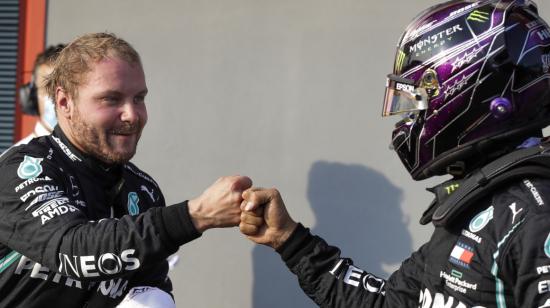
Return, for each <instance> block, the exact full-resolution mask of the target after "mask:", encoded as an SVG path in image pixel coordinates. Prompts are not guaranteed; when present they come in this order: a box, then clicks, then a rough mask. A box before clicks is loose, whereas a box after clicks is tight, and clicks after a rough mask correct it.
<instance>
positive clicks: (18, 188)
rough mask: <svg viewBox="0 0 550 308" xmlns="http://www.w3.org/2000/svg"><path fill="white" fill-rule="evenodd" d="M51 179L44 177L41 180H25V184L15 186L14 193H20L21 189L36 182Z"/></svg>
mask: <svg viewBox="0 0 550 308" xmlns="http://www.w3.org/2000/svg"><path fill="white" fill-rule="evenodd" d="M51 180H52V178H50V177H49V176H45V177H42V178H32V179H28V180H26V181H25V182H23V183H21V184H19V185H17V186H16V187H15V192H18V191H20V190H21V189H23V188H25V187H27V186H29V185H31V184H33V183H36V182H41V181H51Z"/></svg>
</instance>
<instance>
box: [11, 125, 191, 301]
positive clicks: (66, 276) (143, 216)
mask: <svg viewBox="0 0 550 308" xmlns="http://www.w3.org/2000/svg"><path fill="white" fill-rule="evenodd" d="M0 217H2V218H1V220H0V294H1V295H0V307H47V305H48V304H52V306H51V307H113V306H116V304H118V303H119V302H120V301H121V300H122V299H123V298H124V296H125V294H126V293H127V292H128V291H129V290H130V289H131V288H132V287H135V286H153V287H158V288H160V289H162V290H164V291H166V292H171V290H172V285H171V282H170V280H169V278H168V277H167V272H168V264H167V262H166V257H168V256H169V255H170V254H172V253H174V252H176V251H177V249H178V247H179V246H180V245H182V244H184V243H186V242H189V241H191V240H193V239H195V238H197V237H199V236H200V234H199V233H198V232H197V230H196V229H195V228H194V226H193V223H192V221H191V218H190V216H189V213H188V210H187V203H186V202H183V203H180V204H176V205H173V206H169V207H165V202H164V197H163V195H162V193H161V191H160V189H159V187H158V185H157V183H156V182H155V181H154V180H153V179H151V177H149V176H148V175H147V174H145V173H144V172H143V171H141V170H139V169H138V168H137V167H136V166H134V165H133V164H131V163H127V164H125V165H117V166H110V167H106V166H105V165H103V164H101V163H100V162H99V161H97V160H95V159H94V158H91V157H87V156H86V155H83V153H81V152H80V151H78V150H77V149H76V148H75V147H74V146H72V145H71V143H70V142H69V141H68V140H67V138H66V137H65V135H64V134H63V132H62V131H61V129H60V128H59V127H56V129H55V131H54V133H53V134H52V135H51V136H45V137H40V138H37V139H34V140H32V141H31V142H30V143H29V144H28V145H21V146H16V147H12V148H10V149H9V150H8V151H7V152H5V153H4V154H3V155H2V156H1V157H0Z"/></svg>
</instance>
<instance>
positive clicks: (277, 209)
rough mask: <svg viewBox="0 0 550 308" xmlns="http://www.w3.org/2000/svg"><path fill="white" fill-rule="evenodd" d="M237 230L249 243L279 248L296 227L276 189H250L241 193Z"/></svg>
mask: <svg viewBox="0 0 550 308" xmlns="http://www.w3.org/2000/svg"><path fill="white" fill-rule="evenodd" d="M243 198H244V200H243V202H242V204H241V209H242V213H241V223H240V224H239V228H240V229H241V232H242V233H243V234H244V235H246V236H247V237H248V238H249V239H250V240H251V241H253V242H255V243H258V244H263V245H267V246H270V247H272V248H274V249H277V248H279V247H280V246H281V245H282V244H283V243H284V242H285V241H286V240H287V239H288V237H289V236H290V235H291V234H292V232H293V231H294V229H296V226H297V225H298V224H297V223H296V222H295V221H294V220H292V218H291V217H290V215H289V214H288V212H287V210H286V208H285V204H284V202H283V199H282V198H281V195H280V194H279V192H278V191H277V190H276V189H263V188H251V189H249V190H247V191H245V192H244V193H243Z"/></svg>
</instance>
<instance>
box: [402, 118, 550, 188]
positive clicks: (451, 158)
mask: <svg viewBox="0 0 550 308" xmlns="http://www.w3.org/2000/svg"><path fill="white" fill-rule="evenodd" d="M546 122H547V121H545V120H539V121H536V122H535V123H531V124H529V125H525V126H524V127H522V128H518V129H515V130H511V131H508V132H505V133H502V134H498V135H495V136H493V137H491V138H487V139H483V140H477V141H474V142H471V143H467V144H464V145H463V146H460V147H457V148H454V149H452V150H451V151H448V152H447V153H443V154H441V155H439V157H438V158H436V159H434V160H432V161H431V162H430V163H429V164H427V165H426V166H425V167H424V168H421V169H418V170H417V171H415V172H413V173H411V175H412V177H413V179H414V180H417V181H420V180H424V179H427V178H429V177H432V176H437V175H445V174H449V175H452V176H453V177H455V178H463V177H464V176H466V175H468V174H469V173H470V172H471V171H472V170H474V169H476V168H479V167H481V166H483V165H484V164H485V163H486V162H487V161H490V160H492V159H495V158H497V157H500V156H502V155H504V154H506V153H509V152H511V151H513V150H515V149H516V148H517V146H518V145H520V144H521V143H522V142H523V141H525V139H527V138H529V137H540V136H542V128H543V127H544V126H545V124H546Z"/></svg>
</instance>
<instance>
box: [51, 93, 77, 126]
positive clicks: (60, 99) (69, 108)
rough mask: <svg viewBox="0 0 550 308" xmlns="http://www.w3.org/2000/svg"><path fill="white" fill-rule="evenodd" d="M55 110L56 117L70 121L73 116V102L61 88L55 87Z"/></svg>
mask: <svg viewBox="0 0 550 308" xmlns="http://www.w3.org/2000/svg"><path fill="white" fill-rule="evenodd" d="M55 108H56V110H57V117H58V118H60V117H63V118H65V119H67V120H70V119H71V118H72V116H73V110H74V102H73V100H72V98H71V97H70V96H69V93H67V92H66V91H65V89H63V88H61V87H57V89H56V90H55Z"/></svg>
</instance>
